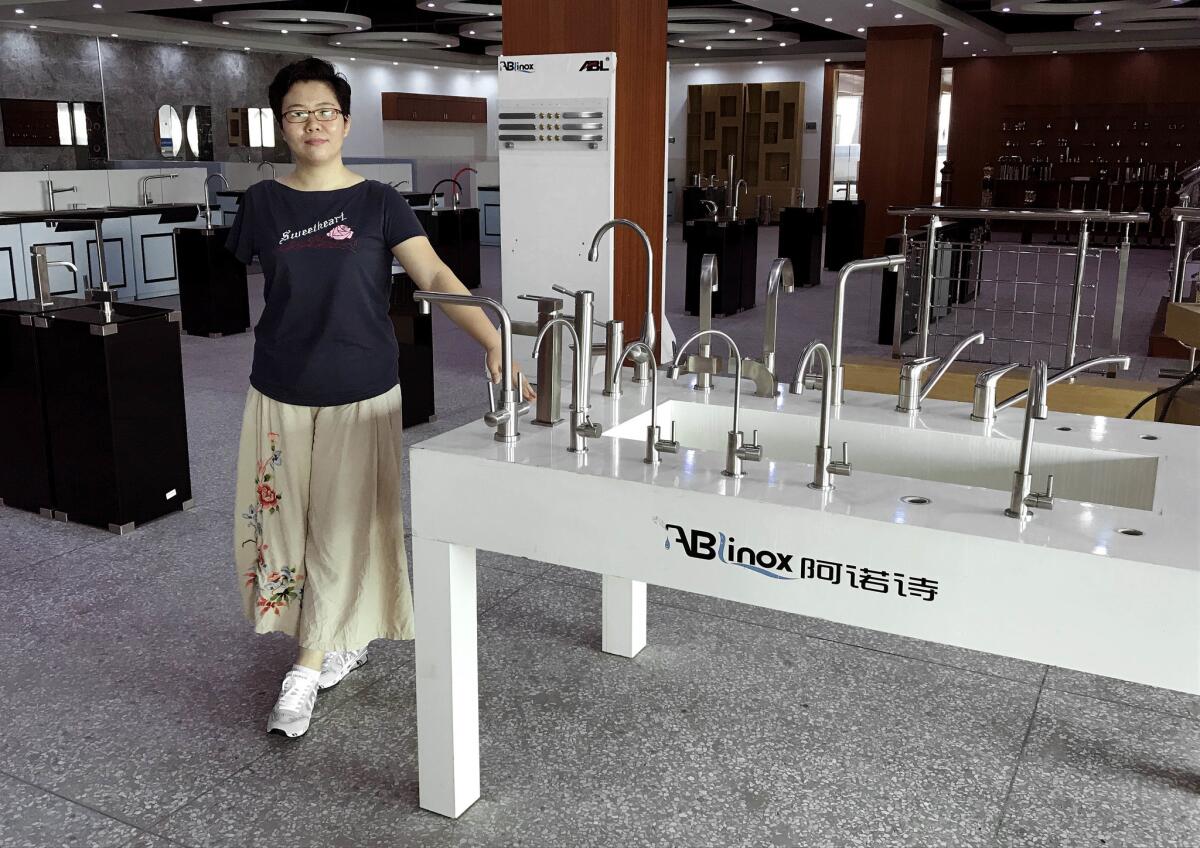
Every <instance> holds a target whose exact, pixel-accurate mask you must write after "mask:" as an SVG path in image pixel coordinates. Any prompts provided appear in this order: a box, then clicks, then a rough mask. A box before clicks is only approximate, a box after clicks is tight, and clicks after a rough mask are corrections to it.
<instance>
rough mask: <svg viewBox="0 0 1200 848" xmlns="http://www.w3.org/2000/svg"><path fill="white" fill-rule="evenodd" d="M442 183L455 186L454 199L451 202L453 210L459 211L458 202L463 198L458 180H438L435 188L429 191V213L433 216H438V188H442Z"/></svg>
mask: <svg viewBox="0 0 1200 848" xmlns="http://www.w3.org/2000/svg"><path fill="white" fill-rule="evenodd" d="M442 183H452V184H453V185H454V193H453V194H452V195H451V197H452V198H453V200H452V201H451V203H452V205H451V207H450V208H451V209H458V201H459V198H460V197H462V186H461V185H460V184H459V182H458V180H455V179H451V178H447V179H444V180H438V181H437V182H436V183H434V186H433V188H432V189H430V190H429V211H430V213H431V214H433V215H436V214H437V211H438V202H437V190H438V186H440V185H441V184H442Z"/></svg>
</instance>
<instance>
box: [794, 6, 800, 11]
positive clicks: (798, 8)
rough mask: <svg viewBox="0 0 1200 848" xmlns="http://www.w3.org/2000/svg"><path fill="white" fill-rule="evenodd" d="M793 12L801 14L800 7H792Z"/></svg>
mask: <svg viewBox="0 0 1200 848" xmlns="http://www.w3.org/2000/svg"><path fill="white" fill-rule="evenodd" d="M792 11H793V12H799V11H800V7H799V6H793V7H792Z"/></svg>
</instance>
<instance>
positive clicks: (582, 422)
mask: <svg viewBox="0 0 1200 848" xmlns="http://www.w3.org/2000/svg"><path fill="white" fill-rule="evenodd" d="M554 327H566V328H567V329H568V330H570V332H571V338H572V339H574V340H575V347H574V349H573V353H572V355H571V361H572V363H573V365H574V370H573V371H572V373H571V443H570V445H568V446H567V450H568V451H570V452H571V453H587V449H588V447H587V440H588V439H597V438H599V437H600V435H601V434H602V433H603V432H604V431H603V429H602V428H601V427H600V425H599V424H596V423H594V422H593V421H592V420H591V418H590V417H589V416H588V412H589V410H590V409H591V404H590V403H588V396H587V395H586V394H585V393H584V392H585V389H586V388H587V385H586V382H585V380H584V378H583V372H584V370H585V369H588V368H590V357H588V356H587V354H586V353H584V352H583V348H582V347H581V346H580V344H579V335H578V334H577V333H576V332H575V325H574V324H572V323H571V322H570V321H568V320H567V319H566V318H551V319H550V320H549V321H547V322H546V323H545V324H544V325H543V326H542V329H541V330H539V331H538V334H537V338H536V339H534V342H533V355H534V357H535V358H536V357H537V355H538V351H539V350H540V349H541V347H542V339H544V338H545V337H546V333H547V332H549V331H550V330H551V329H552V328H554ZM551 379H555V380H556V379H558V375H555V376H554V377H552V378H551ZM539 388H540V386H539Z"/></svg>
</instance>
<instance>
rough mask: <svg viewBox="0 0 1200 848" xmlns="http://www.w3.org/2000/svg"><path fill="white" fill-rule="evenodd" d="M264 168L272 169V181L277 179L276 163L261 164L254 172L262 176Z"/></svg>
mask: <svg viewBox="0 0 1200 848" xmlns="http://www.w3.org/2000/svg"><path fill="white" fill-rule="evenodd" d="M263 168H270V169H271V179H275V163H274V162H259V163H258V167H257V168H255V169H254V170H255V171H257V172H258V173H260V174H261V173H262V169H263Z"/></svg>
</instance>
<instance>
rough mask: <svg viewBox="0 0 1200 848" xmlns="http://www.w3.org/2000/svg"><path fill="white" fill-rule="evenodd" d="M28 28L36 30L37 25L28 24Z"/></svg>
mask: <svg viewBox="0 0 1200 848" xmlns="http://www.w3.org/2000/svg"><path fill="white" fill-rule="evenodd" d="M29 28H30V29H37V24H30V25H29Z"/></svg>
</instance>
